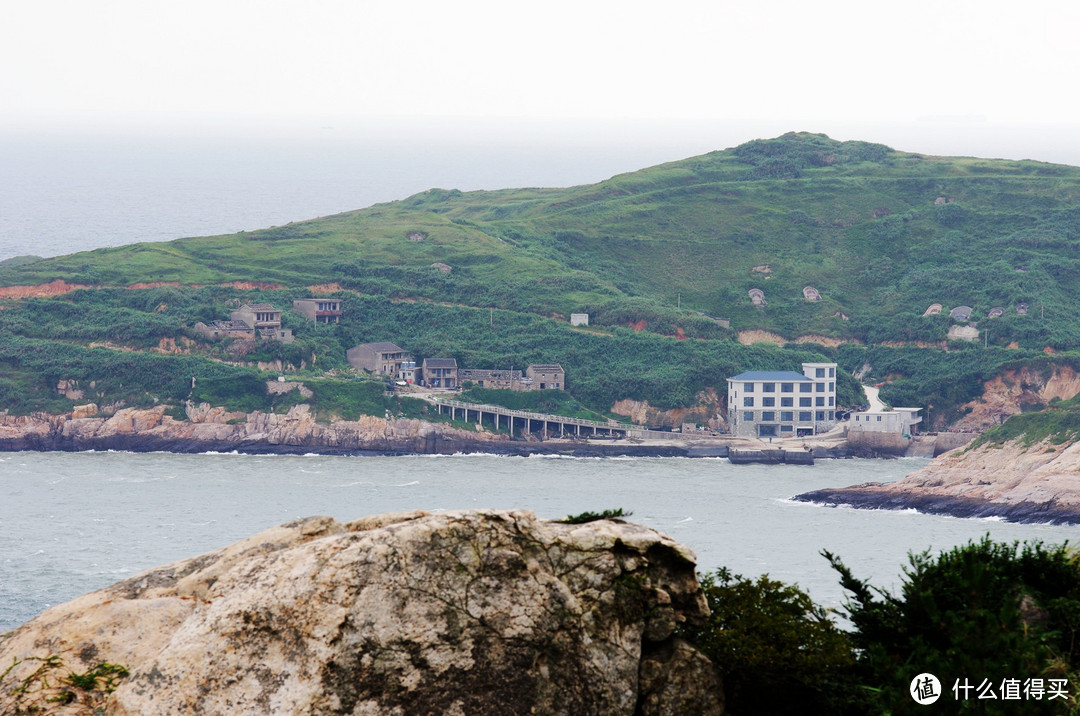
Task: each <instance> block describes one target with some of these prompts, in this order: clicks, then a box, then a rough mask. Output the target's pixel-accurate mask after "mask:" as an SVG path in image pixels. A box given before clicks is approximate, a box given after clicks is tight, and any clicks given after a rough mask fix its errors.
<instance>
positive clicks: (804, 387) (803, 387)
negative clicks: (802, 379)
mask: <svg viewBox="0 0 1080 716" xmlns="http://www.w3.org/2000/svg"><path fill="white" fill-rule="evenodd" d="M813 390H814V384H813V383H799V392H800V393H811V392H813Z"/></svg>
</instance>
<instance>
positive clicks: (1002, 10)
mask: <svg viewBox="0 0 1080 716" xmlns="http://www.w3.org/2000/svg"><path fill="white" fill-rule="evenodd" d="M1078 30H1080V3H1076V2H1074V1H1066V0H1060V1H1058V0H1028V1H1027V2H1010V3H1001V2H997V1H996V0H980V1H978V2H976V1H969V0H934V1H933V2H929V1H925V0H914V1H913V0H906V1H905V2H894V3H874V2H866V0H857V1H848V0H819V2H815V3H810V2H806V1H805V0H800V1H798V2H796V1H794V0H790V1H789V0H757V1H756V2H753V1H750V0H740V1H739V2H730V1H728V0H718V1H716V0H714V1H713V2H698V1H694V2H687V1H683V0H668V1H667V2H665V3H660V2H656V1H655V0H653V2H649V3H643V2H637V1H636V0H620V2H608V1H607V0H601V1H590V0H574V1H568V0H547V1H546V2H543V3H528V4H527V3H510V2H506V1H505V0H499V1H498V2H496V1H494V0H458V1H457V2H446V1H445V0H443V1H441V2H429V1H428V0H413V1H411V2H380V3H374V2H369V1H366V0H346V1H341V0H303V1H299V0H256V1H248V0H183V2H180V1H177V0H99V1H98V2H87V1H86V0H34V1H33V2H12V3H7V5H6V7H5V12H4V22H3V24H2V25H0V98H2V99H0V125H4V126H7V127H9V128H10V127H11V126H24V127H25V126H33V125H34V124H35V123H41V124H42V125H45V124H48V123H49V122H53V121H62V122H74V123H97V124H104V125H108V124H110V123H113V122H115V123H117V124H118V125H123V126H128V127H132V126H135V127H140V128H144V129H145V128H153V127H156V126H162V125H165V124H168V123H173V124H176V123H186V124H188V125H189V126H203V127H208V126H210V127H212V126H216V125H217V124H218V123H226V122H235V123H239V124H247V125H249V126H259V127H262V126H267V127H269V126H272V125H275V124H292V125H297V124H299V125H309V126H313V127H323V128H325V127H331V126H333V127H336V126H348V125H349V124H350V123H356V122H367V123H375V124H378V125H380V126H385V127H392V126H395V125H399V124H400V123H401V122H403V121H405V122H414V123H415V122H421V123H422V122H424V121H427V122H429V123H436V124H437V123H441V122H444V121H447V120H444V118H453V119H452V122H453V123H454V124H455V125H457V126H465V127H469V126H473V127H477V128H483V129H478V130H477V131H490V129H491V128H492V127H499V126H502V127H511V128H512V127H520V126H522V125H523V123H525V124H528V125H530V126H540V125H544V124H547V125H549V126H552V127H562V128H567V127H574V126H581V127H587V128H592V130H591V131H594V132H595V131H596V128H597V127H609V128H611V131H612V132H614V133H615V134H618V133H619V132H620V131H629V130H626V129H625V128H626V127H631V128H632V127H653V128H655V127H664V126H671V127H682V128H684V129H686V131H703V130H702V128H703V127H709V126H716V127H720V126H723V127H728V128H737V129H733V131H734V133H735V134H738V133H740V132H742V133H749V135H750V136H773V135H775V134H778V133H780V132H783V131H787V130H808V131H819V132H825V133H827V134H830V135H831V136H836V137H838V138H842V139H847V138H864V139H870V140H875V141H884V142H886V143H889V144H892V145H893V146H896V147H897V148H899V149H911V150H915V151H928V152H934V153H943V154H944V153H947V154H980V155H984V156H1005V157H1010V158H1022V157H1026V156H1030V157H1033V158H1038V159H1047V160H1051V161H1069V162H1070V163H1077V164H1080V150H1078V149H1077V148H1076V147H1075V146H1074V145H1076V144H1077V142H1076V140H1075V136H1078V135H1076V131H1075V130H1076V129H1077V128H1078V126H1080V122H1078V116H1080V115H1078V114H1077V107H1078V105H1080V100H1078V95H1077V92H1076V87H1077V78H1078V77H1080V51H1078V50H1077V49H1076V48H1077V33H1078ZM694 128H696V129H694ZM603 131H604V130H601V132H603ZM715 148H720V147H715ZM673 158H675V157H673Z"/></svg>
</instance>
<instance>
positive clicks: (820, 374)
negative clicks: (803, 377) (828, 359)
mask: <svg viewBox="0 0 1080 716" xmlns="http://www.w3.org/2000/svg"><path fill="white" fill-rule="evenodd" d="M814 377H815V378H824V377H825V369H824V368H815V369H814Z"/></svg>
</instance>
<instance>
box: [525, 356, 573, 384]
mask: <svg viewBox="0 0 1080 716" xmlns="http://www.w3.org/2000/svg"><path fill="white" fill-rule="evenodd" d="M525 377H526V378H528V379H529V380H531V381H532V382H533V386H534V387H533V390H562V389H563V387H564V384H565V383H566V371H564V370H563V367H562V366H561V365H559V364H558V363H534V364H533V365H530V366H529V367H528V368H526V369H525Z"/></svg>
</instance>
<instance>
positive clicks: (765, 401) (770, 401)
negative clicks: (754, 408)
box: [761, 398, 776, 408]
mask: <svg viewBox="0 0 1080 716" xmlns="http://www.w3.org/2000/svg"><path fill="white" fill-rule="evenodd" d="M775 406H776V398H762V399H761V407H763V408H772V407H775Z"/></svg>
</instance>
